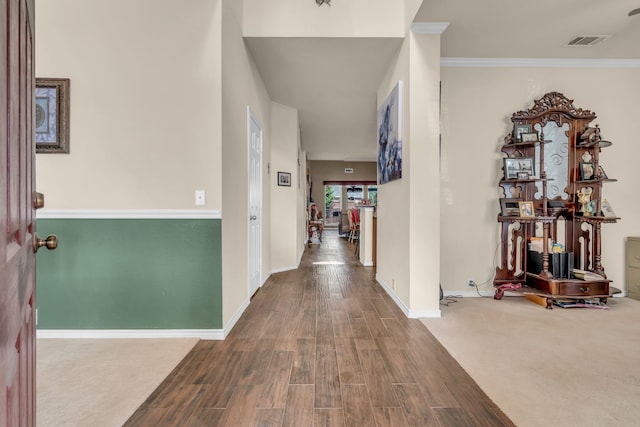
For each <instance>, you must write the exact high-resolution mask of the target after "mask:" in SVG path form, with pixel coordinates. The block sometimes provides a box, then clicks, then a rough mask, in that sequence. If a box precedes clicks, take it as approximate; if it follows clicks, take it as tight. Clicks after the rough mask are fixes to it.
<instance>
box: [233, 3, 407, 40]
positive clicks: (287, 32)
mask: <svg viewBox="0 0 640 427" xmlns="http://www.w3.org/2000/svg"><path fill="white" fill-rule="evenodd" d="M410 2H411V3H415V2H416V0H411V1H410ZM244 3H245V6H244V8H245V13H244V31H243V32H244V35H245V36H251V37H261V36H267V37H403V35H404V27H405V26H404V18H405V15H404V7H403V6H404V4H403V3H404V2H402V3H400V2H399V1H389V0H349V1H344V0H336V1H333V2H331V6H328V5H322V6H321V7H318V5H317V4H316V2H315V1H313V0H302V1H301V0H244ZM412 8H413V7H412ZM416 10H417V9H416ZM414 14H415V12H414Z"/></svg>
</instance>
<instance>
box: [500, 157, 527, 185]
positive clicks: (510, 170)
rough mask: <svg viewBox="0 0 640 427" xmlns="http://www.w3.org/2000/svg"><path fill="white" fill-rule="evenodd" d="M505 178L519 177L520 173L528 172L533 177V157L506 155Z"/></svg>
mask: <svg viewBox="0 0 640 427" xmlns="http://www.w3.org/2000/svg"><path fill="white" fill-rule="evenodd" d="M503 160H504V179H506V180H512V179H515V180H517V179H519V178H518V173H521V172H526V173H527V174H528V175H529V177H528V178H531V177H532V176H533V175H534V169H533V164H534V163H533V157H505V158H504V159H503Z"/></svg>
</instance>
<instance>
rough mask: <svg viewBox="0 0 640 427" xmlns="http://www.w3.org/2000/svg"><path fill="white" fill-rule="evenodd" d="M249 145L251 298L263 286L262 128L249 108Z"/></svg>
mask: <svg viewBox="0 0 640 427" xmlns="http://www.w3.org/2000/svg"><path fill="white" fill-rule="evenodd" d="M247 127H248V144H249V149H248V152H249V296H252V295H253V294H254V293H255V292H256V291H257V290H258V288H259V287H260V285H261V279H260V276H261V270H262V126H261V125H260V123H259V122H258V120H257V119H256V118H255V116H254V115H253V113H252V112H251V109H250V108H249V107H247Z"/></svg>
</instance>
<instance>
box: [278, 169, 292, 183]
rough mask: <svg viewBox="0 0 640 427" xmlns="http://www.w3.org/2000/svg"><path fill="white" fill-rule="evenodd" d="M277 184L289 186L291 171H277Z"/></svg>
mask: <svg viewBox="0 0 640 427" xmlns="http://www.w3.org/2000/svg"><path fill="white" fill-rule="evenodd" d="M278 185H279V186H283V187H291V173H290V172H278Z"/></svg>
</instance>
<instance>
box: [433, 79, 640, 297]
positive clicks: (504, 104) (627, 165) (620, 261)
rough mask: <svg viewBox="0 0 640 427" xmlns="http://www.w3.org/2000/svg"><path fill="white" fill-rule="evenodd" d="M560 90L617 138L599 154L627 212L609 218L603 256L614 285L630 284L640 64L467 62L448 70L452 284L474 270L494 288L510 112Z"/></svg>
mask: <svg viewBox="0 0 640 427" xmlns="http://www.w3.org/2000/svg"><path fill="white" fill-rule="evenodd" d="M550 91H558V92H562V93H564V94H565V95H566V96H567V97H568V98H569V99H573V100H574V105H575V106H576V107H578V108H583V109H588V110H591V111H593V112H595V113H596V114H597V116H598V118H597V119H595V120H594V121H593V122H592V123H593V124H596V123H597V124H599V125H600V127H601V129H602V134H603V137H604V138H605V139H607V140H610V141H613V146H611V147H609V148H605V149H603V150H602V153H601V154H600V161H601V164H602V166H603V168H604V169H605V171H606V172H607V174H608V175H609V177H610V178H616V179H618V182H616V183H605V185H604V190H603V192H604V197H606V198H607V199H608V200H609V202H611V204H612V206H613V208H614V210H615V212H616V214H617V215H618V216H620V217H622V220H621V221H620V222H618V223H617V224H604V225H603V226H602V264H603V266H604V267H605V271H606V273H607V275H608V277H609V278H610V279H612V280H613V286H615V287H618V288H621V289H622V288H624V279H625V277H624V264H625V259H624V258H625V256H624V240H625V237H626V236H637V235H639V234H640V217H639V216H638V215H637V212H638V211H639V210H640V199H638V198H637V197H635V195H634V194H635V187H634V186H635V184H636V183H637V181H638V180H637V173H636V169H637V168H636V163H635V162H634V159H636V158H639V157H640V145H638V144H637V130H636V124H637V120H638V106H637V95H638V94H639V93H640V69H637V68H636V69H607V68H597V69H596V68H591V69H589V68H513V67H503V68H501V67H492V68H467V67H461V68H457V67H444V68H443V69H442V165H441V167H442V172H441V180H442V189H441V218H442V242H441V257H442V259H441V275H442V286H443V289H444V290H445V292H449V293H453V294H459V293H464V292H469V291H470V288H469V287H468V286H467V280H468V278H473V279H475V281H476V283H478V284H480V283H481V282H487V285H486V286H484V287H482V289H483V290H487V291H490V290H491V288H492V284H493V282H492V281H493V275H494V273H495V267H496V266H497V265H498V259H497V258H496V257H497V256H499V254H498V253H496V250H497V248H498V244H499V231H500V228H499V225H498V223H497V221H496V216H497V214H498V212H499V210H500V206H499V200H498V199H499V197H502V196H501V194H500V191H499V187H498V182H499V181H500V176H501V174H502V170H501V167H502V153H501V152H500V148H501V146H502V144H503V142H504V137H505V136H506V135H507V134H508V133H509V132H511V130H512V125H511V121H510V119H511V115H512V114H513V113H514V112H516V111H519V110H525V109H528V108H530V107H531V106H532V105H533V102H534V100H536V99H539V98H540V97H542V96H543V95H544V94H545V93H547V92H550ZM474 294H475V292H474Z"/></svg>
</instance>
